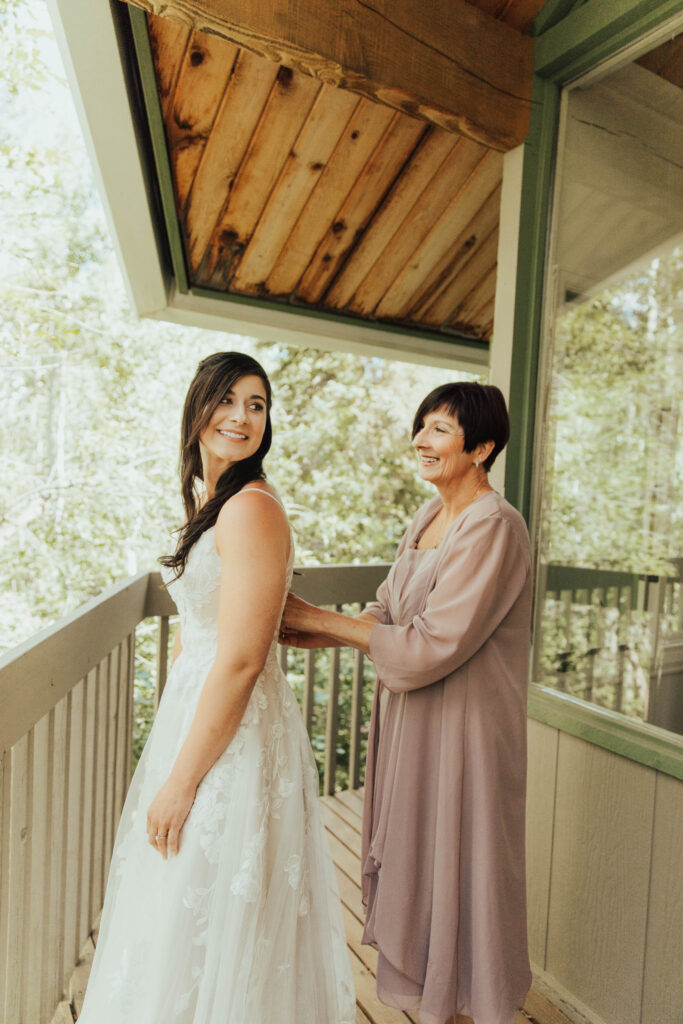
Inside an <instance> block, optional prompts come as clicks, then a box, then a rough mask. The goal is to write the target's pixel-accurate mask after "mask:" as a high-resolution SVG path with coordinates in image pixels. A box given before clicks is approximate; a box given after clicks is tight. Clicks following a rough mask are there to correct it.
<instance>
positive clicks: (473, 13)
mask: <svg viewBox="0 0 683 1024" xmlns="http://www.w3.org/2000/svg"><path fill="white" fill-rule="evenodd" d="M127 2H129V3H131V4H133V5H134V6H136V7H140V8H142V9H143V10H145V11H148V12H151V13H154V14H159V15H163V16H165V17H169V18H176V19H178V20H180V21H182V22H184V23H185V24H186V25H189V26H190V27H191V28H193V29H195V30H203V31H206V32H209V33H212V34H214V35H219V36H222V37H224V38H225V39H229V40H230V41H231V42H233V43H237V44H238V45H239V46H243V47H245V48H246V49H248V50H252V51H253V52H254V53H257V54H259V55H260V56H263V57H266V58H268V59H269V60H272V61H276V62H277V63H279V64H284V65H286V66H288V67H292V68H296V69H297V70H299V71H303V72H305V73H306V74H309V75H313V76H314V77H316V78H319V79H321V80H322V81H323V82H326V83H328V84H331V85H335V86H339V87H341V88H346V89H350V90H351V91H352V92H356V93H359V94H360V95H362V96H366V97H368V98H369V99H371V100H374V101H376V102H378V103H384V104H386V105H387V106H390V107H393V108H395V109H396V110H400V111H402V112H403V113H406V114H410V115H411V116H413V117H416V118H419V119H421V120H423V121H427V122H429V123H431V124H436V125H439V126H440V127H442V128H446V129H447V130H449V131H452V132H455V133H457V134H459V135H465V136H467V137H468V138H471V139H474V140H475V141H476V142H480V143H482V144H483V145H485V146H488V147H491V148H493V149H498V150H502V151H506V150H508V149H511V148H513V147H514V146H517V145H518V144H519V143H520V142H522V141H523V140H524V137H525V135H526V133H527V130H528V127H529V112H530V106H531V70H532V63H533V41H532V40H531V39H530V38H528V37H527V36H524V35H522V34H521V33H520V32H517V31H515V29H512V28H510V27H509V26H508V25H505V24H503V23H502V22H500V21H497V20H496V19H495V18H493V17H491V16H490V15H488V14H485V13H484V12H483V11H480V10H479V9H478V8H476V7H473V6H471V5H470V4H468V3H465V2H463V0H431V2H430V4H429V16H428V17H426V16H425V11H424V9H423V7H422V6H421V5H419V4H416V3H415V2H414V0H338V2H337V3H335V4H326V5H325V9H324V15H322V14H321V8H320V4H319V2H318V0H127Z"/></svg>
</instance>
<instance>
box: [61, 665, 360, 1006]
mask: <svg viewBox="0 0 683 1024" xmlns="http://www.w3.org/2000/svg"><path fill="white" fill-rule="evenodd" d="M198 655H199V656H198ZM209 664H210V659H208V658H206V657H204V658H202V657H201V656H200V652H195V653H194V654H193V652H192V651H185V650H184V651H183V653H182V654H181V655H180V657H179V658H178V659H177V661H176V662H175V664H174V666H173V669H172V671H171V674H170V676H169V681H168V685H167V687H166V691H165V693H164V697H163V699H162V701H161V704H160V707H159V712H158V714H157V718H156V721H155V723H154V726H153V729H152V732H151V734H150V737H149V740H148V742H147V745H146V747H145V750H144V752H143V754H142V757H141V759H140V763H139V765H138V768H137V770H136V773H135V776H134V779H133V782H132V784H131V788H130V791H129V793H128V797H127V799H126V804H125V807H124V810H123V814H122V817H121V823H120V826H119V829H118V834H117V838H116V844H115V849H114V855H113V859H112V865H111V870H110V876H109V880H108V884H107V892H106V898H105V903H104V909H103V913H102V921H101V925H100V933H99V939H98V944H97V950H96V955H95V960H94V963H93V968H92V972H91V977H90V982H89V985H88V990H87V993H86V997H85V1003H84V1006H83V1011H82V1013H81V1017H80V1018H79V1022H80V1024H120V1022H121V1021H122V1020H128V1021H131V1022H134V1024H171V1022H173V1024H274V1022H277V1024H352V1022H353V1021H354V1020H355V1000H354V993H353V983H352V979H351V972H350V967H349V960H348V953H347V949H346V942H345V937H344V930H343V923H342V917H341V907H340V903H339V897H338V894H337V890H336V883H335V879H334V873H333V868H332V864H331V860H330V856H329V851H328V849H327V842H326V839H325V836H324V832H323V828H322V824H321V821H320V816H319V806H318V776H317V771H316V767H315V763H314V760H313V755H312V752H311V748H310V743H309V741H308V737H307V735H306V731H305V729H304V726H303V722H302V719H301V715H300V712H299V708H298V705H297V703H296V700H295V698H294V696H293V694H292V692H291V689H290V688H289V686H288V684H287V682H286V680H285V678H284V676H283V675H282V673H281V671H280V669H279V667H278V665H277V661H276V658H275V652H274V650H273V651H271V656H269V659H268V663H267V665H266V668H265V669H264V672H263V673H262V675H261V677H260V678H259V680H258V682H257V684H256V687H255V689H254V692H253V694H252V697H251V700H250V702H249V706H248V708H247V712H246V714H245V716H244V719H243V721H242V723H241V725H240V727H239V730H238V732H237V734H236V735H235V737H234V739H233V741H232V742H231V744H230V746H229V747H228V748H227V750H226V751H225V753H224V754H223V755H222V757H221V758H220V759H219V760H218V761H217V762H216V764H215V765H214V766H213V768H212V769H211V770H210V771H209V773H208V774H207V775H206V777H205V779H204V780H203V781H202V783H201V785H200V787H199V789H198V791H197V797H196V799H195V803H194V805H193V807H192V810H191V812H190V814H189V816H188V818H187V821H186V823H185V826H184V828H183V831H182V834H181V844H180V852H179V854H178V856H176V857H173V858H169V859H168V860H163V858H162V857H161V856H160V855H159V854H158V853H157V852H156V851H155V850H154V849H153V848H152V847H151V846H150V845H149V843H148V842H147V835H146V829H145V825H146V815H147V809H148V807H149V804H150V803H151V801H152V799H153V797H154V796H155V795H156V793H157V792H158V790H159V788H160V787H161V785H162V784H163V783H164V782H165V780H166V778H167V777H168V773H169V770H170V768H171V766H172V764H173V762H174V760H175V757H176V755H177V753H178V750H179V749H180V746H181V745H182V742H183V740H184V738H185V736H186V735H187V730H188V729H189V726H190V723H191V721H192V717H193V715H194V711H195V708H196V703H197V700H198V697H199V692H200V690H201V686H202V684H203V680H204V678H205V677H206V672H207V671H208V667H209Z"/></svg>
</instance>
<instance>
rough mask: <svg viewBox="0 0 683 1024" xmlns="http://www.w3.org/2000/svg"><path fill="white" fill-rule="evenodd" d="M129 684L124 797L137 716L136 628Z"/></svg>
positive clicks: (127, 690)
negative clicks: (135, 701) (135, 706)
mask: <svg viewBox="0 0 683 1024" xmlns="http://www.w3.org/2000/svg"><path fill="white" fill-rule="evenodd" d="M128 658H129V661H128V685H127V686H126V693H125V697H126V756H125V758H124V764H123V768H124V776H123V778H124V788H123V792H124V797H125V794H126V793H127V792H128V785H129V783H130V776H131V769H132V765H133V724H134V717H135V708H134V697H135V630H133V632H132V633H131V634H130V647H129V650H128Z"/></svg>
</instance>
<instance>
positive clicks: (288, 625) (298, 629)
mask: <svg viewBox="0 0 683 1024" xmlns="http://www.w3.org/2000/svg"><path fill="white" fill-rule="evenodd" d="M322 615H323V612H322V609H320V608H316V606H315V605H314V604H309V603H308V601H302V600H301V598H300V597H297V596H296V594H288V595H287V602H286V604H285V610H284V612H283V614H282V622H281V623H280V631H281V632H283V633H285V634H290V633H292V634H294V635H296V634H297V633H318V634H320V633H321V630H320V618H321V616H322ZM287 642H288V643H289V642H290V641H289V640H288V641H287ZM292 646H294V647H296V646H298V644H292ZM323 646H325V645H324V644H323Z"/></svg>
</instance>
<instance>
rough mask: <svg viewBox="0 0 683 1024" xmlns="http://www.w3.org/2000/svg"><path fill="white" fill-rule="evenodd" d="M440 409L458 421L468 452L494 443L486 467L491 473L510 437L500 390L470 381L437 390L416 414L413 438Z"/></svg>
mask: <svg viewBox="0 0 683 1024" xmlns="http://www.w3.org/2000/svg"><path fill="white" fill-rule="evenodd" d="M437 409H446V410H447V412H448V414H449V415H450V416H456V417H457V420H458V423H459V424H460V426H461V427H462V429H463V431H464V434H465V438H464V445H463V447H464V450H465V451H466V452H472V451H474V449H475V448H476V447H477V445H479V444H486V442H487V441H493V451H492V452H491V454H490V455H489V457H488V458H487V459H486V460H485V461H484V464H483V465H484V469H485V470H486V472H487V473H488V471H489V470H490V468H491V466H492V465H493V463H494V462H495V461H496V456H497V455H498V452H502V450H503V448H504V447H505V445H506V444H507V443H508V438H509V437H510V420H509V417H508V411H507V406H506V405H505V399H504V398H503V395H502V392H501V391H500V389H499V388H497V387H495V386H494V385H493V384H475V383H474V382H470V381H459V382H458V383H456V384H442V385H441V387H438V388H434V390H433V391H430V392H429V394H428V395H427V397H426V398H424V399H423V400H422V402H421V403H420V407H419V409H418V410H417V412H416V413H415V419H414V420H413V433H412V436H413V437H415V435H416V434H417V432H418V431H419V430H422V427H423V425H424V421H425V416H427V415H428V413H430V412H436V410H437Z"/></svg>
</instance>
